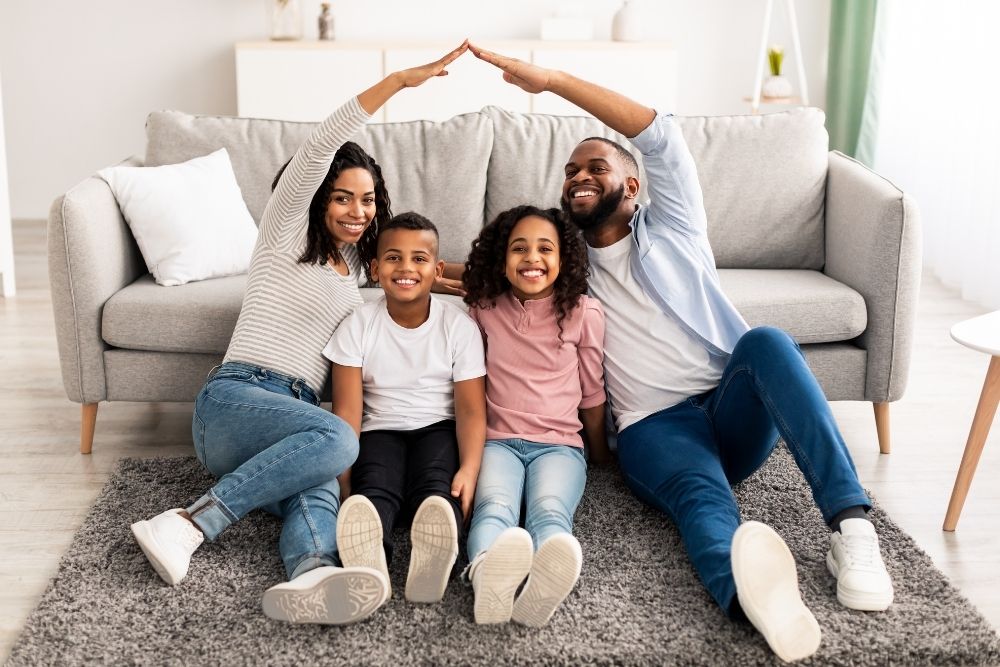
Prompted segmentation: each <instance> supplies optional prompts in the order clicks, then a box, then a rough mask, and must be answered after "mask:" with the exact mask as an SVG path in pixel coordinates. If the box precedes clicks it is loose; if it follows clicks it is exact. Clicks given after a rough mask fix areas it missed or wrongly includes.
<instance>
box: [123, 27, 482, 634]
mask: <svg viewBox="0 0 1000 667" xmlns="http://www.w3.org/2000/svg"><path fill="white" fill-rule="evenodd" d="M467 48H468V44H467V43H464V42H463V43H462V45H460V46H459V47H458V48H457V49H455V50H454V51H452V52H451V53H449V54H448V55H446V56H444V57H443V58H441V59H440V60H437V61H435V62H433V63H430V64H427V65H423V66H421V67H415V68H412V69H408V70H403V71H400V72H395V73H393V74H390V75H389V76H388V77H386V78H385V79H384V80H383V81H381V82H380V83H378V84H376V85H374V86H372V87H371V88H369V89H368V90H366V91H364V92H363V93H361V94H360V95H358V96H357V97H355V98H352V99H351V100H350V101H349V102H347V103H346V104H345V105H344V106H343V107H341V108H340V109H338V110H337V111H335V112H334V113H333V114H332V115H331V116H330V117H329V118H327V119H326V120H325V121H324V122H323V123H321V124H320V125H319V126H318V127H317V128H316V130H315V131H314V132H313V134H312V136H310V138H309V139H308V140H307V141H306V142H305V143H304V144H303V145H302V146H301V147H300V148H299V150H298V151H297V152H296V153H295V155H294V156H293V157H292V159H291V161H290V162H289V163H288V164H287V165H286V168H284V169H283V171H282V172H280V173H279V175H278V178H277V182H276V184H275V190H274V193H273V195H272V196H271V199H270V201H268V204H267V207H266V208H265V210H264V215H263V217H262V219H261V224H260V236H259V238H258V241H257V246H256V247H255V249H254V253H253V258H252V260H251V264H250V271H249V276H248V280H247V291H246V295H245V296H244V299H243V307H242V309H241V311H240V316H239V320H238V321H237V324H236V330H235V332H234V333H233V338H232V340H231V342H230V344H229V349H228V351H227V352H226V356H225V359H224V360H223V364H222V365H221V366H219V367H217V368H216V369H213V371H212V372H211V373H210V374H209V377H208V381H207V382H206V384H205V386H204V388H202V390H201V392H200V393H199V394H198V398H197V400H196V402H195V410H194V419H193V424H192V432H193V436H194V447H195V454H196V455H197V456H198V458H199V460H200V461H201V462H202V463H203V464H204V465H205V467H206V468H207V469H208V470H209V471H210V472H212V474H213V475H215V476H217V477H218V478H219V481H218V483H217V484H216V485H215V486H213V487H212V488H211V489H209V490H208V491H207V492H206V493H205V494H204V495H203V496H202V497H201V498H199V499H198V500H197V501H196V502H195V503H194V504H192V505H191V506H189V507H188V508H187V509H172V510H168V511H167V512H164V513H162V514H159V515H157V516H155V517H153V518H151V519H149V520H147V521H139V522H137V523H135V524H133V525H132V532H133V534H134V535H135V538H136V540H137V541H138V543H139V546H140V547H141V548H142V550H143V552H144V553H145V554H146V556H147V558H148V559H149V561H150V563H151V564H152V566H153V568H154V569H155V570H156V572H157V573H158V574H159V575H160V576H161V577H162V578H163V579H164V580H165V581H166V582H167V583H169V584H172V585H176V584H178V583H179V582H180V581H181V579H183V578H184V576H185V574H187V570H188V565H189V564H190V561H191V555H192V553H193V552H194V551H195V549H197V548H198V546H199V545H200V544H201V543H202V542H203V541H204V539H205V538H208V539H209V540H215V539H216V538H217V537H218V536H219V535H220V534H221V533H222V532H223V531H224V530H225V529H226V528H227V527H229V526H230V525H232V524H233V523H235V522H236V521H238V520H239V519H241V518H242V517H243V516H245V515H246V514H247V513H249V512H250V511H251V510H253V509H256V508H258V507H260V508H264V509H265V510H267V511H269V512H271V513H273V514H276V515H277V516H279V517H280V518H281V519H282V521H283V525H282V532H281V538H280V542H279V545H278V548H279V550H280V552H281V558H282V561H283V562H284V565H285V571H286V573H287V576H288V578H289V579H290V581H289V582H287V583H283V584H279V585H277V586H274V587H272V588H270V589H268V590H267V591H266V592H265V593H264V597H263V607H264V613H265V614H267V615H268V616H270V617H272V618H277V619H281V620H286V621H292V622H308V623H330V624H338V623H349V622H352V621H357V620H360V619H362V618H365V617H367V616H368V615H369V614H371V613H372V612H373V611H374V610H375V609H377V608H378V606H379V605H381V604H382V602H383V600H384V598H385V597H386V595H387V591H388V582H386V581H385V578H384V577H383V576H382V574H381V573H380V572H378V571H376V570H373V569H371V568H364V567H359V568H344V569H341V568H338V567H334V562H335V560H334V556H335V554H336V551H337V546H336V541H335V534H336V522H337V510H338V507H339V504H340V500H339V488H338V484H337V481H336V477H337V475H339V474H340V473H342V472H343V471H344V470H345V469H346V468H347V467H348V466H350V465H351V463H353V462H354V459H355V458H356V457H357V454H358V440H357V437H356V436H355V434H354V431H353V430H352V429H351V427H350V426H349V425H348V424H347V423H346V422H344V421H343V420H342V419H340V418H339V417H336V416H334V415H332V414H330V413H329V412H326V411H324V410H323V409H321V408H320V407H319V402H320V401H319V393H320V391H321V390H322V388H323V386H324V384H326V380H327V376H328V374H329V366H328V365H327V364H326V362H325V360H324V358H323V354H322V350H323V347H324V345H325V344H326V340H327V338H328V336H329V332H330V331H333V330H334V329H336V327H337V325H338V324H339V323H340V322H341V320H343V319H344V318H345V317H346V316H347V315H348V314H349V313H350V312H351V311H352V310H354V308H355V307H356V306H357V305H359V304H360V303H361V301H362V299H361V295H360V293H359V291H358V286H359V284H363V283H365V282H366V280H367V277H366V271H367V268H366V269H362V267H367V266H368V265H369V263H370V260H371V259H372V256H373V255H374V239H375V235H376V230H377V227H378V225H379V224H380V223H383V222H385V221H387V220H388V219H389V217H390V211H389V196H388V193H387V192H386V188H385V184H384V183H383V181H382V173H381V170H380V169H379V166H378V165H377V164H376V163H375V161H374V160H373V159H372V158H371V156H369V155H368V154H367V153H365V152H364V151H363V150H362V149H361V148H360V147H359V146H357V145H356V144H353V143H350V142H348V141H347V140H348V139H349V138H350V137H351V136H353V135H354V134H356V133H357V132H358V130H360V129H361V127H362V126H363V125H364V124H365V123H366V122H367V121H368V119H369V118H370V117H371V115H372V114H374V113H375V112H376V111H377V110H378V109H379V107H381V106H382V105H383V104H385V102H386V101H387V100H388V99H389V98H390V97H392V96H393V95H394V94H395V93H396V92H398V91H400V90H402V89H403V88H408V87H413V86H419V85H421V84H422V83H424V82H425V81H427V80H428V79H429V78H431V77H433V76H441V75H444V74H447V73H448V72H447V71H446V70H445V67H446V66H447V65H448V64H449V63H451V62H452V61H453V60H455V59H456V58H458V57H459V56H460V55H461V54H462V53H464V52H465V50H466V49H467ZM373 221H374V223H375V224H372V222H373Z"/></svg>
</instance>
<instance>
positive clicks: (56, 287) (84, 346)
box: [48, 158, 146, 403]
mask: <svg viewBox="0 0 1000 667" xmlns="http://www.w3.org/2000/svg"><path fill="white" fill-rule="evenodd" d="M126 164H129V165H133V166H134V165H136V164H141V163H139V162H138V161H137V160H135V159H134V158H133V159H132V160H130V161H128V162H127V163H126ZM48 246H49V248H48V250H49V284H50V289H51V290H52V309H53V311H54V314H55V323H56V340H57V342H58V345H59V363H60V366H61V367H62V377H63V386H65V388H66V394H67V395H68V396H69V398H70V400H72V401H76V402H78V403H96V402H98V401H102V400H105V399H106V398H107V387H106V384H105V376H104V350H105V349H106V348H107V347H108V346H107V344H105V343H104V341H103V340H102V339H101V312H102V310H103V308H104V303H105V302H106V301H107V300H108V299H109V298H111V296H112V295H113V294H114V293H115V292H117V291H118V290H120V289H121V288H122V287H124V286H125V285H128V284H129V283H131V282H132V281H134V280H135V279H136V278H138V277H139V276H140V275H142V274H143V273H145V272H146V266H145V263H144V262H143V259H142V255H141V254H140V253H139V249H138V247H137V246H136V244H135V240H134V239H133V237H132V233H131V231H130V230H129V228H128V225H127V224H126V223H125V219H124V218H123V217H122V214H121V211H120V210H119V209H118V203H117V202H116V201H115V197H114V195H113V194H112V192H111V189H110V188H109V187H108V184H107V183H105V182H104V181H103V180H101V179H100V178H98V177H96V176H92V177H90V178H88V179H86V180H85V181H83V182H82V183H80V184H79V185H77V186H76V187H74V188H72V189H71V190H69V191H68V192H67V193H66V194H64V195H62V196H60V197H58V198H57V199H56V200H55V201H54V202H53V203H52V207H51V209H50V210H49V222H48Z"/></svg>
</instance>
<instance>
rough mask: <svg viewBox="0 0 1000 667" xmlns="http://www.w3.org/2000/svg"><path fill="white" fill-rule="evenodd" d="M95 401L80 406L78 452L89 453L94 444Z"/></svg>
mask: <svg viewBox="0 0 1000 667" xmlns="http://www.w3.org/2000/svg"><path fill="white" fill-rule="evenodd" d="M97 405H98V404H97V403H84V404H83V405H81V406H80V453H81V454H89V453H90V450H91V448H92V447H93V446H94V426H95V425H96V424H97Z"/></svg>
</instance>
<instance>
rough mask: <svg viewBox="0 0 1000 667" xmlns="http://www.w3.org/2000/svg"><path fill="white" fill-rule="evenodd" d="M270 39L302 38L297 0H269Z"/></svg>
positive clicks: (300, 12) (300, 14)
mask: <svg viewBox="0 0 1000 667" xmlns="http://www.w3.org/2000/svg"><path fill="white" fill-rule="evenodd" d="M271 39H274V40H290V39H302V10H301V8H300V6H299V0H271Z"/></svg>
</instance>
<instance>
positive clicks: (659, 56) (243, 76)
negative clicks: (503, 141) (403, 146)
mask: <svg viewBox="0 0 1000 667" xmlns="http://www.w3.org/2000/svg"><path fill="white" fill-rule="evenodd" d="M482 46H483V48H486V49H489V50H492V51H496V52H498V53H503V54H504V55H507V56H511V57H514V58H519V59H521V60H525V61H527V62H534V63H536V64H538V65H541V66H542V67H549V68H554V69H560V70H563V71H566V72H570V73H572V74H574V75H576V76H579V77H580V78H583V79H587V80H588V81H593V82H594V83H597V84H600V85H603V86H606V87H608V88H611V89H612V90H616V91H618V92H620V93H623V94H624V95H627V96H629V97H631V98H633V99H635V100H638V101H640V102H642V103H643V104H648V105H650V106H653V107H655V108H656V109H658V110H662V111H672V110H673V109H676V108H677V57H676V53H675V52H674V50H673V49H672V48H671V47H670V46H669V45H667V44H663V43H653V42H640V43H625V42H596V41H589V42H547V41H521V40H517V41H503V42H500V41H498V42H486V43H483V44H482ZM451 48H454V44H452V43H445V42H397V43H384V44H383V43H375V42H308V41H302V42H242V43H239V44H237V45H236V94H237V108H238V113H239V115H240V116H250V117H255V118H275V119H279V120H302V121H319V120H322V119H323V118H325V117H326V116H327V115H328V114H329V113H330V112H331V111H333V110H334V109H336V108H337V107H338V106H340V105H341V104H342V103H343V102H345V101H346V100H347V99H349V98H350V97H351V96H352V95H355V94H357V93H359V92H361V91H362V90H364V89H366V88H368V87H369V86H371V85H373V84H374V83H376V82H377V81H379V80H380V79H381V78H382V77H384V76H385V75H386V74H388V73H390V72H395V71H397V70H400V69H405V68H407V67H413V66H415V65H420V64H423V63H426V62H430V61H432V60H434V59H435V58H439V57H440V56H441V54H443V53H447V52H448V50H449V49H451ZM448 72H449V74H448V76H447V77H446V78H442V79H441V80H434V81H428V82H427V83H425V84H424V85H422V86H420V87H418V88H414V89H412V90H406V91H402V92H401V93H399V94H397V95H396V96H394V97H393V98H392V99H391V100H389V102H388V103H386V105H385V106H384V107H383V109H382V110H381V111H380V112H379V113H378V114H377V115H376V117H375V120H377V121H385V122H395V121H408V120H421V119H427V120H445V119H447V118H450V117H451V116H454V115H456V114H460V113H468V112H470V111H478V110H480V109H481V108H483V107H484V106H487V105H495V106H499V107H503V108H505V109H509V110H511V111H522V112H536V113H550V114H557V115H580V114H581V113H583V112H582V111H580V109H578V108H577V107H575V106H573V105H572V104H570V103H569V102H566V101H565V100H563V99H562V98H559V97H557V96H555V95H552V94H550V93H542V94H541V95H530V94H528V93H525V92H524V91H522V90H521V89H520V88H518V87H517V86H513V85H511V84H509V83H506V82H505V81H504V80H503V78H502V74H501V72H500V71H499V70H497V69H494V68H492V67H491V66H490V65H488V64H487V63H484V62H482V61H480V60H478V59H476V58H475V57H473V56H472V55H471V54H466V55H464V56H462V57H461V58H459V59H458V60H456V61H455V62H454V63H452V64H451V65H450V66H449V67H448Z"/></svg>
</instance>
